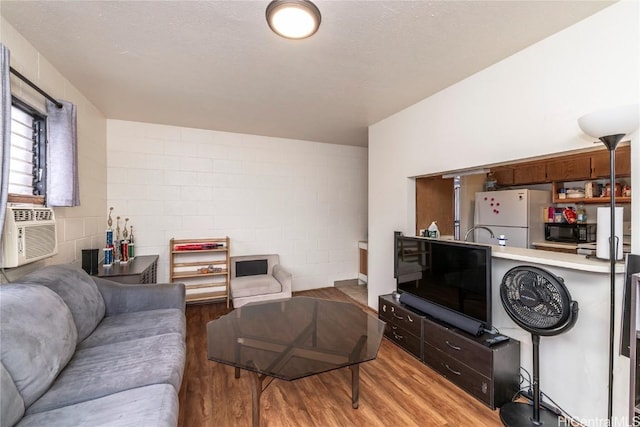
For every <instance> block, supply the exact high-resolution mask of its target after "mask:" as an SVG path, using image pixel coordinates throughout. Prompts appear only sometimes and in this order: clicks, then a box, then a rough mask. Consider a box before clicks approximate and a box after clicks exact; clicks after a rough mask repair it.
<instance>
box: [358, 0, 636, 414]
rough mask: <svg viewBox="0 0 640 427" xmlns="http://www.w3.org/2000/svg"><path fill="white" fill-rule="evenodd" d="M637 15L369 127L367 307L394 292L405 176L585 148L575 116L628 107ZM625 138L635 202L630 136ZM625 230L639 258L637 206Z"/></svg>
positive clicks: (607, 13)
mask: <svg viewBox="0 0 640 427" xmlns="http://www.w3.org/2000/svg"><path fill="white" fill-rule="evenodd" d="M639 14H640V11H639V5H638V2H635V1H622V2H619V3H616V4H614V5H612V6H610V7H608V8H606V9H604V10H603V11H601V12H599V13H597V14H596V15H594V16H592V17H590V18H587V19H585V20H584V21H582V22H579V23H578V24H576V25H574V26H572V27H570V28H568V29H566V30H564V31H562V32H560V33H557V34H555V35H553V36H551V37H549V38H547V39H545V40H543V41H541V42H539V43H537V44H535V45H532V46H530V47H529V48H527V49H525V50H523V51H521V52H519V53H517V54H515V55H513V56H511V57H509V58H507V59H505V60H503V61H501V62H499V63H497V64H495V65H493V66H491V67H489V68H487V69H485V70H483V71H481V72H479V73H477V74H475V75H473V76H471V77H469V78H467V79H465V80H463V81H461V82H459V83H457V84H455V85H453V86H451V87H449V88H447V89H445V90H443V91H441V92H439V93H437V94H435V95H433V96H431V97H429V98H427V99H425V100H423V101H421V102H419V103H418V104H415V105H413V106H411V107H409V108H407V109H405V110H403V111H401V112H399V113H397V114H395V115H393V116H391V117H389V118H387V119H385V120H382V121H381V122H379V123H376V124H375V125H372V126H371V127H370V128H369V282H368V286H369V305H370V306H372V307H376V305H377V296H378V295H380V294H386V293H389V292H391V291H392V290H394V289H395V281H394V279H393V231H394V230H399V231H404V232H405V233H413V230H414V228H415V225H414V222H415V219H414V218H415V216H414V215H413V212H414V209H415V201H414V200H412V198H413V197H414V195H413V193H412V192H411V191H410V188H411V183H412V182H413V180H411V179H409V177H412V176H415V175H422V174H432V173H437V172H441V171H449V170H455V169H462V168H471V167H474V166H479V165H486V164H492V163H497V162H503V161H509V160H514V159H520V158H526V157H532V156H538V155H545V154H550V153H557V152H561V151H565V150H573V149H579V148H587V147H592V146H593V145H592V139H591V138H590V137H588V136H586V135H584V134H583V133H582V132H581V131H580V129H579V127H578V125H577V121H576V120H577V119H578V118H579V117H580V116H582V115H584V114H586V113H589V112H591V111H595V110H598V109H601V108H607V107H612V106H618V105H624V104H630V103H634V102H636V103H637V102H638V100H639V98H640V78H639V77H638V76H640V67H639V63H638V62H639V54H638V52H639V49H640V44H639V42H638V39H639V34H640V33H639V22H640V20H639ZM630 139H631V144H632V149H631V150H632V192H633V193H632V197H633V198H634V199H635V200H640V145H639V142H638V132H636V133H635V134H634V135H630ZM407 188H409V190H408V189H407ZM631 221H632V229H633V230H635V232H633V237H634V238H633V239H632V251H633V252H635V253H640V239H639V238H638V236H639V233H638V231H637V230H640V203H637V202H634V203H633V205H632V215H631ZM620 303H621V301H618V304H620ZM604 345H606V343H603V346H604ZM624 381H626V379H622V383H621V384H620V383H619V386H621V387H624ZM622 400H624V399H622ZM559 403H560V404H562V402H559ZM625 407H626V402H624V401H622V402H617V408H618V409H617V412H618V413H620V412H624V408H625ZM575 415H577V416H581V415H582V414H575ZM605 415H606V413H605Z"/></svg>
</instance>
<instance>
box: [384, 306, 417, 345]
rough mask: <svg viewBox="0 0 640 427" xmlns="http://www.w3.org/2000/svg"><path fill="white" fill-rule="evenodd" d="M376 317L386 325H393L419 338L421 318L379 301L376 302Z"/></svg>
mask: <svg viewBox="0 0 640 427" xmlns="http://www.w3.org/2000/svg"><path fill="white" fill-rule="evenodd" d="M398 304H399V303H398ZM378 316H379V317H380V318H381V319H382V320H384V321H385V322H387V323H393V324H395V325H397V326H400V327H401V328H403V329H405V330H407V331H409V333H411V334H413V335H415V336H418V337H419V336H421V331H422V317H420V316H418V315H416V314H415V313H412V312H411V311H409V310H407V309H404V308H402V307H400V306H399V305H396V304H392V303H389V302H388V301H385V300H383V299H380V300H379V302H378Z"/></svg>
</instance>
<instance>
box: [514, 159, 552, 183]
mask: <svg viewBox="0 0 640 427" xmlns="http://www.w3.org/2000/svg"><path fill="white" fill-rule="evenodd" d="M545 163H546V162H545V161H535V162H526V163H519V164H518V165H517V167H515V168H514V170H513V184H514V185H521V184H541V183H545V182H548V180H547V177H546V168H545Z"/></svg>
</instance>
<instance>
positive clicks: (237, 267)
mask: <svg viewBox="0 0 640 427" xmlns="http://www.w3.org/2000/svg"><path fill="white" fill-rule="evenodd" d="M230 263H231V272H230V273H231V275H230V283H229V286H230V287H231V299H232V300H233V306H234V307H235V308H238V307H242V306H243V305H245V304H247V303H250V302H262V301H270V300H274V299H283V298H291V273H289V272H288V271H287V270H285V269H284V267H282V266H281V265H280V257H279V256H278V255H277V254H269V255H243V256H233V257H231V258H230Z"/></svg>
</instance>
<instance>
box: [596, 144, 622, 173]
mask: <svg viewBox="0 0 640 427" xmlns="http://www.w3.org/2000/svg"><path fill="white" fill-rule="evenodd" d="M609 169H610V166H609V151H608V150H602V151H598V152H595V153H594V154H592V155H591V178H609V172H610V171H609ZM630 175H631V146H630V145H623V146H621V147H618V149H617V150H616V176H630Z"/></svg>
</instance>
